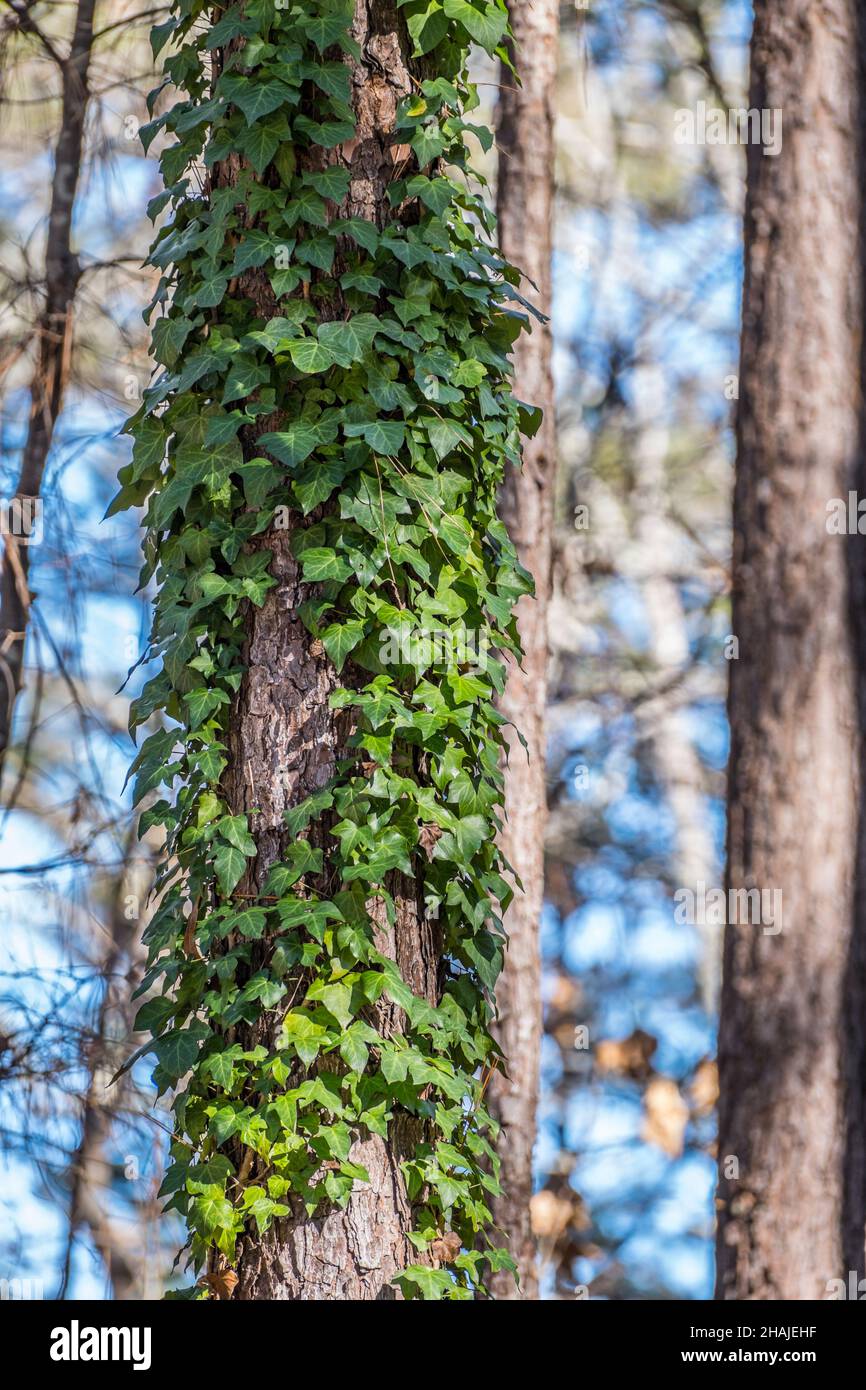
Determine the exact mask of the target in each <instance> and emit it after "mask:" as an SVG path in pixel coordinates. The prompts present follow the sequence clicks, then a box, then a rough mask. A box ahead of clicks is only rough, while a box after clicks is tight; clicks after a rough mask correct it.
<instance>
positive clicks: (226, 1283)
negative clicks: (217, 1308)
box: [198, 1269, 238, 1298]
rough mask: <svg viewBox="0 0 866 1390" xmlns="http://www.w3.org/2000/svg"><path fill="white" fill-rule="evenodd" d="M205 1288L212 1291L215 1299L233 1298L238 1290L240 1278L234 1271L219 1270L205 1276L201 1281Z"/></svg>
mask: <svg viewBox="0 0 866 1390" xmlns="http://www.w3.org/2000/svg"><path fill="white" fill-rule="evenodd" d="M198 1282H199V1284H200V1285H201V1286H202V1287H203V1288H208V1289H210V1291H211V1293H212V1294H213V1295H214V1297H215V1298H231V1296H232V1294H233V1293H234V1291H235V1289H236V1288H237V1283H238V1276H237V1275H236V1274H235V1272H234V1270H233V1269H218V1270H217V1271H216V1272H215V1273H214V1274H205V1275H203V1276H202V1278H201V1279H199V1281H198Z"/></svg>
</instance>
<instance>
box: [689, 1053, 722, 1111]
mask: <svg viewBox="0 0 866 1390" xmlns="http://www.w3.org/2000/svg"><path fill="white" fill-rule="evenodd" d="M689 1095H690V1096H691V1100H692V1109H693V1111H694V1113H695V1115H696V1116H697V1117H699V1118H700V1117H703V1116H704V1115H711V1114H712V1112H713V1111H714V1110H715V1108H716V1101H717V1100H718V1098H719V1069H718V1067H717V1065H716V1063H715V1062H714V1061H713V1059H712V1057H705V1058H704V1060H703V1061H702V1062H699V1063H698V1066H697V1070H696V1071H695V1074H694V1076H693V1077H692V1084H691V1086H690V1087H689Z"/></svg>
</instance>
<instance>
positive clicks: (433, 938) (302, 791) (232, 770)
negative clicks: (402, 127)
mask: <svg viewBox="0 0 866 1390" xmlns="http://www.w3.org/2000/svg"><path fill="white" fill-rule="evenodd" d="M353 35H354V37H355V39H356V40H357V42H358V43H359V45H360V47H361V53H362V58H361V61H360V62H358V63H356V64H354V65H353V75H352V84H353V85H352V92H353V95H352V102H353V106H354V110H355V115H356V141H355V142H354V144H353V146H352V148H351V152H350V153H347V152H346V147H345V146H344V147H343V154H342V156H341V154H340V151H339V150H338V151H335V152H334V153H333V155H332V156H331V157H332V158H337V159H341V158H342V161H343V163H344V164H348V166H349V167H350V169H351V172H352V182H351V184H350V188H349V194H348V199H347V201H346V203H345V204H344V205H342V206H341V208H340V211H341V213H342V214H343V215H345V216H354V217H364V218H367V219H368V220H370V221H373V222H376V223H377V224H378V225H379V226H383V225H384V222H385V218H386V213H387V212H388V211H389V210H390V205H389V203H388V200H387V186H388V182H389V180H390V179H391V178H392V177H393V170H394V157H393V155H392V146H393V144H394V143H396V142H398V141H399V137H398V136H397V135H396V133H395V131H394V125H395V117H396V111H397V105H398V102H399V101H400V100H401V99H402V98H403V97H405V96H406V95H407V94H408V93H409V92H410V91H411V88H412V81H411V77H410V62H409V58H408V51H409V42H408V37H407V34H406V30H405V25H404V24H403V23H402V21H401V19H400V15H399V11H398V10H397V8H396V6H395V5H394V4H393V3H392V0H356V6H355V19H354V24H353ZM312 158H314V159H316V158H318V159H321V155H320V154H317V153H315V152H314V153H313V155H312ZM243 290H244V292H245V293H247V294H249V295H250V296H251V297H252V298H254V300H255V299H259V300H260V302H261V305H262V311H263V312H266V313H267V314H268V315H270V314H274V313H277V312H278V309H277V307H276V304H275V303H273V302H271V303H270V304H267V303H266V300H267V296H269V295H270V294H271V291H270V287H269V285H268V282H267V278H266V276H265V275H264V273H262V272H253V273H252V275H251V278H250V279H249V280H247V281H246V283H245V284H244V285H243ZM282 418H284V417H282ZM280 423H281V421H280V420H279V419H277V420H272V421H269V422H268V427H270V428H274V429H278V428H280ZM258 433H260V430H257V431H256V434H258ZM251 449H252V450H253V452H255V449H254V444H253V442H252V441H251ZM319 516H320V513H319V512H313V513H312V514H311V516H310V517H309V518H308V523H307V524H310V523H313V522H315V521H317V520H318V519H319ZM294 523H295V524H297V525H300V524H301V519H300V518H299V517H298V518H294ZM290 537H291V531H290V530H283V531H279V530H275V531H273V532H272V533H270V534H269V535H267V536H266V537H265V538H264V539H263V540H262V542H261V543H262V544H263V545H265V546H266V547H267V548H268V549H269V550H270V551H271V552H272V555H273V560H272V564H271V573H272V574H273V575H274V577H275V578H276V580H277V584H276V587H275V588H273V589H272V590H271V592H270V593H269V595H268V597H267V599H266V601H265V603H264V605H263V607H262V608H260V609H252V610H251V611H250V614H249V630H248V642H247V649H246V652H245V666H246V674H245V677H244V680H243V683H242V687H241V690H240V694H239V697H238V701H237V704H236V707H235V709H234V717H233V720H232V736H231V744H230V753H231V757H230V767H229V772H228V778H227V788H226V789H227V793H228V798H229V802H230V804H231V806H232V808H233V811H234V812H235V813H236V814H237V813H240V812H245V813H247V814H249V816H250V826H251V831H252V834H253V836H254V838H255V840H256V844H257V847H258V854H257V857H256V859H255V860H254V861H252V867H251V870H250V874H249V876H248V878H247V879H246V880H245V881H242V883H241V885H240V888H241V889H242V890H243V891H250V892H253V893H260V892H261V891H262V889H263V886H264V883H265V880H266V878H267V874H268V870H269V868H270V866H271V865H272V864H273V863H274V862H275V861H277V860H278V859H279V858H280V856H281V853H282V852H283V850H284V848H285V846H286V844H287V842H288V841H289V839H290V838H291V837H290V836H289V835H288V834H287V832H286V827H285V822H284V821H283V812H284V811H285V810H287V809H288V808H290V807H291V806H295V805H297V804H298V803H299V802H301V801H303V800H304V798H305V797H307V796H309V795H310V794H311V793H312V792H314V791H316V790H317V789H319V788H321V787H322V786H324V785H325V784H326V783H328V782H329V781H330V779H331V778H332V777H333V775H334V773H335V770H336V763H337V760H338V759H339V758H340V757H344V756H345V754H346V743H347V739H348V736H349V734H350V733H351V727H350V726H349V724H348V722H347V716H346V715H345V714H339V713H334V712H333V711H331V710H330V709H329V706H328V698H329V696H330V694H331V692H332V691H333V690H335V689H336V688H337V687H338V686H341V685H345V684H347V683H351V681H352V673H351V665H349V666H347V668H346V670H345V671H344V672H343V673H342V675H340V676H338V675H337V673H336V671H335V669H334V667H333V665H332V664H331V661H330V659H329V658H328V656H327V654H326V653H325V652H324V650H323V648H322V645H321V643H320V642H315V641H313V639H312V638H311V636H310V634H309V632H308V631H307V629H306V628H305V627H304V625H303V623H302V621H301V619H300V617H299V616H298V608H299V606H300V604H301V603H303V602H304V600H305V599H308V598H310V597H311V596H312V595H313V594H314V593H315V586H310V585H308V584H307V585H305V584H303V583H302V582H301V580H300V574H299V566H298V563H297V561H296V560H295V559H294V557H293V555H292V553H291V549H290V544H289V542H290ZM325 859H326V863H327V854H326V856H325ZM325 877H326V878H327V869H326V871H325ZM319 887H320V888H321V891H322V892H323V893H325V894H327V893H328V892H329V889H328V887H327V885H326V883H325V882H323V883H322V884H320V885H319ZM389 887H390V890H391V892H392V894H393V897H394V901H395V907H396V921H395V923H394V925H393V926H390V925H389V924H388V923H387V921H386V919H385V917H384V914H383V913H379V912H378V911H377V909H376V907H375V906H372V905H371V909H370V910H371V913H372V915H373V917H374V921H376V922H377V924H378V938H377V941H376V946H377V949H378V950H380V951H381V952H382V953H383V954H386V955H388V956H389V957H390V958H391V959H393V960H395V961H396V962H397V964H398V966H399V968H400V972H401V974H402V976H403V979H404V980H405V981H406V983H407V984H408V985H409V987H410V988H411V989H412V990H413V992H414V993H415V994H416V995H418V996H419V997H421V998H424V999H426V1000H427V1001H428V1002H430V1003H433V1004H436V1003H438V1001H439V967H440V955H441V947H440V942H439V937H438V929H437V927H436V924H435V923H434V922H431V921H428V919H427V917H426V915H425V910H424V904H423V899H422V898H421V894H420V889H419V885H418V883H416V882H415V881H414V880H410V879H407V878H405V877H403V876H399V875H395V876H394V877H393V881H391V882H390V883H389ZM377 1007H378V1016H377V1018H376V1020H375V1025H376V1026H377V1027H378V1028H379V1029H380V1031H382V1032H383V1033H384V1034H385V1035H386V1036H387V1035H388V1034H389V1033H391V1034H394V1033H397V1032H400V1031H402V1029H403V1026H404V1020H403V1015H402V1011H401V1010H399V1009H398V1008H396V1007H395V1006H393V1005H391V1004H389V1002H388V1001H387V1000H386V999H383V1000H382V1001H381V1003H380V1005H379V1006H377ZM252 1041H253V1040H251V1043H252ZM254 1041H255V1042H264V1043H265V1045H268V1046H273V1044H274V1039H273V1038H271V1037H268V1036H265V1035H263V1034H261V1033H257V1034H256V1036H255V1039H254ZM301 1079H302V1078H301V1077H299V1078H298V1080H299V1081H300V1080H301ZM419 1137H420V1131H419V1125H418V1122H417V1121H415V1120H414V1119H413V1118H412V1117H410V1116H408V1115H405V1116H403V1117H397V1118H395V1121H394V1122H393V1123H392V1129H391V1133H390V1136H389V1140H388V1141H386V1140H384V1139H382V1138H380V1137H379V1136H377V1135H374V1134H370V1135H368V1136H367V1137H359V1138H358V1139H357V1140H356V1142H355V1144H354V1147H353V1149H352V1152H351V1155H350V1157H351V1160H352V1162H354V1163H360V1164H362V1165H363V1166H364V1167H365V1168H366V1169H367V1170H368V1172H369V1175H370V1182H369V1184H364V1185H363V1186H362V1187H361V1188H359V1189H358V1190H356V1191H355V1192H354V1193H353V1195H352V1197H351V1198H350V1200H349V1204H348V1206H347V1208H346V1209H345V1210H339V1209H338V1208H336V1207H334V1208H333V1209H331V1210H328V1211H326V1212H325V1213H324V1214H321V1213H319V1214H317V1215H316V1216H314V1217H313V1218H309V1217H307V1216H306V1214H305V1211H304V1208H303V1206H302V1204H301V1203H300V1202H298V1201H296V1202H295V1203H294V1206H293V1211H292V1215H291V1216H290V1217H286V1218H284V1219H282V1220H280V1221H278V1222H276V1223H275V1225H274V1226H272V1227H271V1228H270V1230H269V1231H268V1232H267V1233H266V1234H265V1235H257V1234H250V1233H248V1234H246V1235H245V1236H244V1237H243V1239H242V1240H241V1243H240V1257H239V1260H238V1265H237V1274H238V1285H237V1288H236V1290H235V1293H234V1297H235V1298H237V1299H245V1300H258V1299H280V1300H292V1301H294V1300H305V1301H306V1300H356V1301H357V1300H363V1301H368V1300H377V1301H385V1300H391V1299H396V1298H398V1297H399V1295H398V1293H397V1291H396V1290H395V1288H394V1287H393V1286H391V1284H390V1281H391V1279H392V1278H393V1276H394V1275H395V1274H397V1273H398V1272H399V1271H400V1270H401V1269H404V1268H405V1267H406V1266H407V1265H410V1264H417V1263H419V1262H420V1263H423V1262H424V1257H423V1256H419V1254H418V1252H417V1251H416V1250H415V1248H414V1246H413V1245H412V1244H411V1242H410V1241H409V1239H408V1233H409V1231H410V1230H411V1229H412V1226H413V1221H412V1212H411V1206H410V1203H409V1200H408V1197H407V1194H406V1189H405V1184H404V1180H403V1176H402V1173H401V1170H400V1166H399V1165H400V1163H401V1161H402V1160H403V1159H405V1158H407V1157H408V1156H409V1155H410V1154H411V1153H412V1152H413V1151H414V1148H415V1146H416V1144H417V1142H418V1139H419ZM287 1200H288V1199H287Z"/></svg>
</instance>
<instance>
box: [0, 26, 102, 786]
mask: <svg viewBox="0 0 866 1390" xmlns="http://www.w3.org/2000/svg"><path fill="white" fill-rule="evenodd" d="M95 9H96V0H79V4H78V8H77V10H76V15H75V27H74V30H73V34H72V44H71V47H70V50H69V56H68V57H67V58H66V59H61V58H60V57H59V55H58V54H57V51H56V49H54V48H53V46H52V45H51V44H47V45H46V46H47V48H48V51H49V53H50V55H51V57H52V58H54V60H55V61H56V62H57V63H58V65H59V66H60V68H61V70H62V74H63V96H62V105H61V114H60V133H59V135H58V137H57V144H56V146H55V149H54V176H53V180H52V185H51V210H50V212H49V215H48V233H47V242H46V247H45V307H44V309H43V311H42V313H41V315H40V318H39V321H38V324H37V333H38V345H37V348H36V366H35V369H34V373H33V384H32V386H31V388H30V420H29V424H28V427H27V438H26V440H25V442H24V451H23V454H22V459H21V471H20V473H19V476H18V485H17V487H16V489H15V498H16V501H17V500H20V501H23V502H24V503H25V504H26V503H28V502H29V501H30V500H31V499H35V498H38V497H39V494H40V491H41V488H42V475H43V473H44V471H45V465H46V463H47V461H48V452H49V450H50V448H51V441H52V439H53V438H54V427H55V425H56V424H57V418H58V416H59V415H60V409H61V406H62V404H63V392H64V389H65V386H66V379H67V376H68V374H69V363H70V358H71V353H72V308H73V302H74V299H75V292H76V290H77V288H78V277H79V275H80V273H81V268H80V266H79V264H78V258H77V256H75V255H74V253H73V251H72V212H73V208H74V206H75V193H76V189H77V188H78V177H79V173H80V171H81V151H82V145H83V141H84V120H85V116H86V114H87V102H88V97H89V92H88V86H87V75H88V68H89V65H90V55H91V46H92V43H93V15H94V11H95ZM19 23H20V24H21V26H22V28H25V29H28V31H29V30H35V32H36V33H39V31H38V30H37V29H36V28H35V25H34V24H33V21H32V20H30V19H29V18H28V16H27V15H26V13H22V15H21V16H19ZM42 42H43V44H45V42H46V41H45V40H44V39H43V40H42ZM28 541H29V536H27V535H21V536H18V537H16V536H13V535H11V534H8V533H7V534H4V544H5V553H4V557H3V573H2V577H0V679H2V687H3V688H2V691H0V775H2V770H3V759H4V755H5V753H6V749H7V747H8V745H9V738H10V732H11V728H12V715H13V712H14V709H15V700H16V697H17V695H18V692H19V690H20V689H21V684H22V668H23V665H24V641H25V637H26V633H27V625H28V622H29V620H30V597H31V596H30V591H29V588H28V585H27V575H28V571H29V569H30V547H29V544H28Z"/></svg>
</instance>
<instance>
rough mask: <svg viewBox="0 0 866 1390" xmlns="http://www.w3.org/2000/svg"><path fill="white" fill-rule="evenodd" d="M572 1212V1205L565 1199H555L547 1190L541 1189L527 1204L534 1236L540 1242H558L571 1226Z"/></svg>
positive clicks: (554, 1195) (545, 1188)
mask: <svg viewBox="0 0 866 1390" xmlns="http://www.w3.org/2000/svg"><path fill="white" fill-rule="evenodd" d="M574 1210H575V1208H574V1204H573V1203H572V1202H570V1201H569V1199H568V1198H567V1197H557V1195H556V1193H555V1192H551V1191H550V1189H549V1188H547V1187H544V1188H542V1189H541V1191H540V1192H536V1193H535V1195H534V1196H533V1198H532V1200H531V1201H530V1204H529V1214H530V1217H531V1218H532V1230H533V1232H534V1234H535V1235H537V1236H538V1238H539V1239H540V1240H551V1241H556V1240H558V1239H559V1237H560V1236H561V1235H562V1234H563V1232H564V1231H566V1230H567V1229H568V1227H569V1226H570V1225H571V1218H572V1216H573V1215H574Z"/></svg>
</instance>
